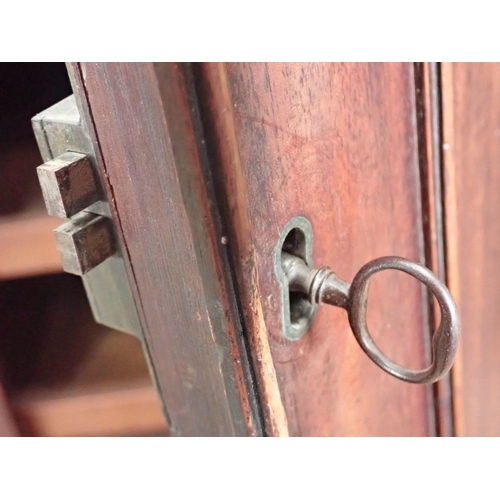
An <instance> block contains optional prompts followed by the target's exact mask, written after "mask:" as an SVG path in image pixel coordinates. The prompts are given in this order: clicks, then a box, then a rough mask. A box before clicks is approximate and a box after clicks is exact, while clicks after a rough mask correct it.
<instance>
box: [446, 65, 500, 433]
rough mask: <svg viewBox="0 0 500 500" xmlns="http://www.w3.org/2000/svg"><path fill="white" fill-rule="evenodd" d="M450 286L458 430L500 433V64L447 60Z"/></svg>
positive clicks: (447, 188)
mask: <svg viewBox="0 0 500 500" xmlns="http://www.w3.org/2000/svg"><path fill="white" fill-rule="evenodd" d="M442 66H443V67H442V81H443V129H444V145H443V148H444V149H443V151H444V160H445V174H446V175H445V181H446V185H445V193H446V197H445V202H446V203H445V209H446V234H447V241H448V245H447V259H448V275H449V280H450V289H451V291H452V293H453V294H454V296H455V297H456V299H457V304H458V308H459V312H460V315H461V320H462V338H461V343H460V349H459V354H458V361H457V363H455V367H454V368H453V372H452V374H453V385H454V403H455V413H456V420H457V424H456V426H457V434H458V435H460V436H498V435H500V398H499V396H498V394H499V390H500V332H499V325H500V308H499V307H498V297H499V296H500V275H499V273H498V266H499V263H500V217H499V214H500V196H499V192H500V168H499V159H500V64H498V63H494V64H493V63H491V64H486V63H484V64H483V63H475V64H472V63H458V64H451V63H446V64H443V65H442Z"/></svg>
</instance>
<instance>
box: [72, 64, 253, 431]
mask: <svg viewBox="0 0 500 500" xmlns="http://www.w3.org/2000/svg"><path fill="white" fill-rule="evenodd" d="M70 73H71V74H72V78H73V86H74V90H75V94H76V95H77V101H79V107H80V112H81V114H82V117H84V120H85V121H86V123H87V124H88V125H89V126H90V128H91V129H92V130H93V133H94V141H95V144H96V145H98V150H99V151H98V152H97V155H98V156H99V162H98V163H99V164H100V168H101V176H102V179H103V182H104V184H105V188H106V192H107V195H108V199H109V200H110V204H111V208H112V211H113V218H114V220H115V224H116V227H117V230H118V233H119V235H120V241H121V244H122V245H123V248H124V249H125V253H126V255H125V261H126V265H127V268H128V272H129V277H130V279H131V281H132V284H133V292H134V295H135V299H136V303H137V305H138V308H139V310H140V316H141V319H142V324H143V328H144V336H145V343H146V346H147V350H148V355H149V357H150V360H151V364H152V371H153V374H154V377H155V379H156V382H157V384H158V389H159V391H160V394H161V396H162V399H163V402H164V404H165V408H166V412H167V415H168V419H169V424H170V428H171V430H172V433H173V434H181V435H229V436H231V435H256V434H257V435H258V434H260V433H261V430H260V421H259V420H260V419H259V415H258V410H257V404H256V401H255V397H254V391H253V386H252V376H251V372H250V364H249V363H248V361H247V358H246V348H245V346H244V344H243V336H242V334H241V326H240V324H239V318H238V313H237V309H236V303H235V299H234V296H233V291H232V285H231V280H230V277H231V276H230V272H229V267H228V264H227V262H226V259H225V257H224V246H223V245H222V243H221V237H222V233H221V230H220V222H219V220H218V216H217V212H216V210H215V205H214V204H213V202H212V198H213V197H212V193H211V190H212V186H211V178H210V174H209V172H208V169H207V161H206V153H205V147H204V144H203V138H202V137H201V135H200V132H201V131H200V127H199V123H198V119H197V107H196V102H195V100H193V95H192V85H191V84H190V71H189V66H185V65H182V64H156V65H153V64H112V63H109V64H108V63H98V64H94V63H82V64H74V65H72V66H70Z"/></svg>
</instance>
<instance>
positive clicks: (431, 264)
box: [415, 63, 454, 436]
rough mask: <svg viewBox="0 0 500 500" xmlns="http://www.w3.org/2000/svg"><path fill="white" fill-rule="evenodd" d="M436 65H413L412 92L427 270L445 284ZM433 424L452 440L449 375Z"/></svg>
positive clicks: (437, 388) (440, 387)
mask: <svg viewBox="0 0 500 500" xmlns="http://www.w3.org/2000/svg"><path fill="white" fill-rule="evenodd" d="M440 84H441V82H440V78H439V65H438V64H437V63H415V91H416V101H417V124H418V138H419V147H418V151H419V162H420V172H421V185H422V213H423V223H424V231H423V234H424V242H425V262H426V266H427V267H428V268H430V269H432V270H433V271H434V273H435V274H436V275H437V276H438V277H439V278H440V279H441V280H442V281H443V282H445V283H446V266H445V250H444V243H445V242H444V221H443V200H442V165H441V143H442V137H441V135H442V130H441V101H440V96H441V91H440V90H441V89H440ZM428 301H429V323H430V328H431V330H432V331H434V330H435V329H436V328H437V326H438V325H439V318H440V311H439V306H438V304H437V301H436V300H434V299H433V295H432V294H431V293H428ZM434 397H435V405H436V424H437V430H438V435H439V436H453V434H454V429H453V408H452V392H451V380H450V375H449V374H448V375H447V376H446V377H444V378H443V379H441V380H440V381H438V382H437V383H436V384H434Z"/></svg>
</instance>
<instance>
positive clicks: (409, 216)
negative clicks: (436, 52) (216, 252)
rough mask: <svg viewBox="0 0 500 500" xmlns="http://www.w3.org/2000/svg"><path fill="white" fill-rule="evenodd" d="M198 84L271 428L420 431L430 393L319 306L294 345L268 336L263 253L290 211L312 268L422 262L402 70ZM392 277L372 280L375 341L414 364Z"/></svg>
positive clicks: (273, 309)
mask: <svg viewBox="0 0 500 500" xmlns="http://www.w3.org/2000/svg"><path fill="white" fill-rule="evenodd" d="M199 90H200V93H201V94H202V96H203V100H204V101H206V102H207V106H206V108H205V113H204V115H205V125H206V130H207V131H209V132H210V133H211V137H210V143H211V145H212V154H213V156H214V161H213V165H214V168H216V169H217V172H218V175H217V176H216V178H217V179H218V180H219V181H220V182H219V186H218V189H219V200H220V201H221V204H222V206H223V212H224V214H225V216H226V219H225V222H226V224H227V227H226V230H227V234H228V247H229V250H230V252H231V256H232V262H233V265H234V267H235V269H236V273H237V276H238V284H239V287H240V296H241V302H242V305H243V310H244V315H245V321H246V326H247V329H248V335H249V338H250V340H251V342H252V349H253V355H254V362H255V368H256V372H257V375H258V377H259V383H260V390H261V395H262V397H263V400H264V410H265V413H266V418H267V425H268V431H269V432H270V433H271V434H286V433H287V432H289V433H290V434H291V435H339V436H341V435H433V434H434V433H435V423H434V422H435V421H434V418H435V417H434V412H433V404H432V391H431V388H430V387H428V386H415V385H411V384H407V383H404V382H401V381H399V380H396V379H395V378H392V377H391V376H389V375H387V374H386V373H384V372H383V371H382V370H380V369H379V368H378V367H376V366H375V365H374V364H373V363H372V362H371V361H370V360H369V359H368V358H367V357H366V356H365V355H364V354H363V353H362V351H361V349H360V348H359V346H358V345H357V344H356V341H355V339H354V337H353V335H352V333H351V332H350V329H349V325H348V322H347V318H346V315H345V313H344V311H342V310H336V309H334V308H328V307H326V306H324V307H323V308H322V309H321V310H320V311H319V313H318V315H317V317H316V320H315V323H314V325H313V328H312V329H311V330H310V331H309V332H308V333H307V334H306V335H305V336H304V337H303V338H302V339H301V340H299V341H297V342H289V341H286V340H285V339H284V338H283V337H282V335H281V319H280V317H281V315H280V307H281V304H280V293H279V289H278V284H277V280H276V278H275V272H274V268H273V259H272V252H273V248H274V246H275V244H276V241H277V239H278V235H279V232H280V230H281V229H282V228H283V227H284V226H285V224H286V223H287V222H288V220H289V219H290V218H291V217H293V216H295V215H304V216H306V217H307V218H308V219H309V220H310V221H311V222H312V226H313V229H314V238H315V242H314V261H315V263H316V264H317V265H329V266H331V267H332V268H333V269H334V271H336V272H337V274H338V275H339V276H340V277H342V278H344V279H346V280H351V279H352V278H353V276H354V274H355V273H356V272H357V270H358V269H359V268H360V267H361V266H362V265H363V264H364V263H366V262H367V261H368V260H371V259H373V258H375V257H379V256H383V255H400V256H403V257H407V258H410V259H412V260H415V261H419V262H423V261H424V252H423V236H422V227H423V225H422V215H421V199H420V197H421V188H420V179H419V161H418V144H417V143H418V141H417V127H416V104H415V86H414V73H413V65H412V64H249V63H242V64H233V63H231V64H214V63H207V64H203V65H202V66H201V67H200V68H199ZM424 297H425V296H424V294H423V291H422V288H421V286H420V285H419V284H418V283H417V282H415V281H414V280H412V279H411V278H410V277H408V276H405V275H401V274H397V273H396V272H388V273H383V274H382V275H379V276H376V277H375V278H374V280H373V285H372V287H371V292H370V307H369V325H370V328H371V329H372V332H373V336H374V338H375V340H376V341H377V342H378V344H379V345H380V347H381V348H382V349H383V350H384V351H385V352H386V353H387V354H388V355H389V357H390V358H392V359H393V360H394V361H396V362H398V363H400V364H403V365H405V366H408V367H411V368H423V367H424V365H426V362H428V360H426V359H425V358H426V342H427V339H428V337H429V331H428V328H427V314H426V301H425V299H424Z"/></svg>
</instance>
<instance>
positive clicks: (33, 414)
mask: <svg viewBox="0 0 500 500" xmlns="http://www.w3.org/2000/svg"><path fill="white" fill-rule="evenodd" d="M99 389H100V390H98V391H94V392H87V393H85V392H82V391H78V392H68V391H53V390H52V391H45V392H41V391H36V392H32V393H27V394H24V395H23V396H22V397H20V398H18V399H17V400H16V401H15V404H14V411H15V415H16V418H17V419H18V421H19V422H20V423H21V425H22V427H23V430H24V431H25V432H24V435H31V436H120V435H121V436H126V435H130V434H133V435H137V434H143V435H147V434H149V435H156V434H163V435H168V429H167V427H166V425H165V419H164V417H163V413H162V410H161V404H160V401H159V398H158V394H157V393H156V391H155V389H154V388H153V387H152V386H151V384H150V382H149V380H146V381H145V383H144V384H143V385H138V386H137V387H125V388H118V389H117V388H113V387H100V388H99Z"/></svg>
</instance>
